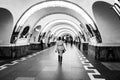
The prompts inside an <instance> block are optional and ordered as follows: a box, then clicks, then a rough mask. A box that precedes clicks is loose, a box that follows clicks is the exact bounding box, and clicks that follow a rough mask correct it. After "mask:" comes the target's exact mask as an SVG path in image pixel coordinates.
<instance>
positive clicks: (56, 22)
mask: <svg viewBox="0 0 120 80" xmlns="http://www.w3.org/2000/svg"><path fill="white" fill-rule="evenodd" d="M61 24H65V25H66V26H64V27H68V26H69V28H71V29H74V30H76V31H80V32H81V34H83V32H82V31H81V27H79V25H77V24H76V23H74V22H72V21H70V20H54V21H51V22H49V23H48V24H47V25H46V26H45V27H44V28H43V29H41V32H42V33H44V32H48V30H51V29H52V28H54V27H57V25H61ZM70 26H71V27H70Z"/></svg>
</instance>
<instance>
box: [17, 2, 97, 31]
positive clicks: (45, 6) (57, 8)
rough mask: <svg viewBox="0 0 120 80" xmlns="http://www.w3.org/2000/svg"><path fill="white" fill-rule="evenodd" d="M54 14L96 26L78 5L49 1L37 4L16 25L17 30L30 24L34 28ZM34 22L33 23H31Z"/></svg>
mask: <svg viewBox="0 0 120 80" xmlns="http://www.w3.org/2000/svg"><path fill="white" fill-rule="evenodd" d="M54 13H63V14H68V15H71V16H73V17H75V18H76V19H77V20H79V21H80V22H81V21H82V23H85V22H87V23H89V24H91V25H93V27H94V29H96V27H95V26H94V22H93V20H92V19H91V18H90V17H89V15H88V14H87V13H86V12H85V11H84V10H83V9H81V8H80V7H79V6H78V5H76V4H73V3H71V2H66V1H48V2H43V3H40V4H36V5H34V6H32V7H31V8H29V9H28V10H27V11H26V12H25V13H24V15H23V16H22V17H21V19H20V20H19V21H18V23H17V25H16V30H17V29H18V27H20V26H22V27H23V26H26V25H28V23H29V24H30V25H31V26H34V25H35V24H36V23H37V22H38V21H39V20H40V19H42V18H43V17H45V16H48V15H51V14H54ZM31 21H32V22H31Z"/></svg>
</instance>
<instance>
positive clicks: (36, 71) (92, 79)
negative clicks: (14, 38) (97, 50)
mask: <svg viewBox="0 0 120 80" xmlns="http://www.w3.org/2000/svg"><path fill="white" fill-rule="evenodd" d="M66 48H67V50H66V52H65V53H64V54H63V63H62V65H60V64H59V63H58V59H57V58H58V57H57V53H55V46H53V47H50V48H48V49H45V50H43V51H40V52H37V53H34V54H32V55H28V56H26V57H22V58H20V59H18V60H14V61H12V62H11V63H8V64H7V63H6V64H4V65H1V66H0V80H120V76H119V75H120V67H119V66H117V65H116V66H117V69H116V67H115V66H114V67H110V66H112V65H111V64H110V62H99V61H95V60H93V59H90V58H89V57H85V56H84V55H83V54H82V53H81V52H80V51H79V50H78V49H77V48H76V47H75V46H74V45H73V46H72V47H71V46H70V45H68V46H67V47H66ZM112 64H115V63H112ZM116 64H119V63H116ZM106 65H108V66H109V67H106ZM115 69H116V70H115Z"/></svg>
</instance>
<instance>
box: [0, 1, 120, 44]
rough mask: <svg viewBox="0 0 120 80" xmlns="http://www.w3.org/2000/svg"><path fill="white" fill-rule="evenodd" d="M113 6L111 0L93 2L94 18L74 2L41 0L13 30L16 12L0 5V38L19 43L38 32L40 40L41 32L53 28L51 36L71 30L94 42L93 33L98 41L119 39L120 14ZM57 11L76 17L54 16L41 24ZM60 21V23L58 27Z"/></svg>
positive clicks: (70, 32)
mask: <svg viewBox="0 0 120 80" xmlns="http://www.w3.org/2000/svg"><path fill="white" fill-rule="evenodd" d="M111 6H112V5H111V4H109V3H107V2H103V1H98V2H95V3H94V4H93V6H92V8H93V13H94V17H95V22H94V21H93V19H92V18H91V17H90V15H89V14H88V13H87V12H86V11H85V10H84V9H83V8H81V7H80V6H79V5H76V4H75V3H73V2H69V1H46V2H40V3H37V4H35V5H33V6H31V7H30V8H29V9H27V10H26V11H25V12H24V13H23V14H22V16H21V17H20V18H19V20H18V22H17V23H16V25H15V27H13V30H12V29H11V27H12V26H13V21H14V18H13V15H12V14H11V12H10V11H9V10H7V9H4V8H0V11H1V13H0V17H1V19H0V21H1V27H0V28H1V29H0V30H1V31H0V39H1V41H0V42H1V44H4V43H10V44H11V43H17V40H19V39H22V38H24V39H26V42H27V43H29V41H30V39H31V38H33V37H34V36H35V37H36V41H39V36H42V35H43V34H44V33H46V34H48V32H49V31H51V30H52V31H51V33H49V36H51V35H54V34H56V35H55V36H60V35H64V34H71V35H72V36H73V37H76V36H79V37H80V39H81V40H84V41H85V42H90V40H89V39H90V38H93V37H94V39H95V40H96V43H102V42H104V43H110V42H111V43H112V42H119V38H120V36H119V32H120V31H119V30H120V28H119V18H118V15H117V14H116V12H115V11H114V10H113V8H111ZM3 13H4V14H3ZM55 14H61V15H66V16H70V17H72V18H74V19H75V20H76V21H75V22H73V21H71V20H65V18H63V20H62V18H60V20H59V18H58V19H57V18H56V19H54V20H52V19H51V21H49V22H47V23H46V25H45V26H41V24H39V23H40V21H41V20H42V19H43V18H45V17H47V16H50V15H55ZM5 16H6V17H5ZM2 17H4V18H2ZM56 17H57V16H56ZM113 20H114V21H113ZM95 23H96V24H95ZM63 24H64V27H65V26H66V27H65V28H62V27H60V25H63ZM58 25H59V27H56V26H58ZM113 26H114V27H113ZM55 27H56V28H55ZM105 30H107V31H105ZM6 31H7V32H6ZM10 33H11V34H10ZM110 34H111V35H110ZM4 35H5V36H6V37H4ZM109 35H110V36H109ZM53 37H54V36H53ZM83 37H84V38H85V39H84V38H83ZM4 41H6V42H4ZM91 42H92V41H91ZM23 44H24V43H23Z"/></svg>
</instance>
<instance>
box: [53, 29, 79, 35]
mask: <svg viewBox="0 0 120 80" xmlns="http://www.w3.org/2000/svg"><path fill="white" fill-rule="evenodd" d="M64 30H69V31H72V32H73V33H74V34H75V35H78V34H77V33H76V32H75V31H73V30H72V29H69V28H59V29H56V30H55V31H53V32H51V34H54V35H55V34H56V33H57V32H59V31H64Z"/></svg>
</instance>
